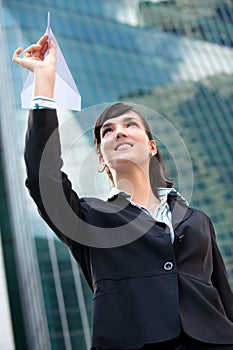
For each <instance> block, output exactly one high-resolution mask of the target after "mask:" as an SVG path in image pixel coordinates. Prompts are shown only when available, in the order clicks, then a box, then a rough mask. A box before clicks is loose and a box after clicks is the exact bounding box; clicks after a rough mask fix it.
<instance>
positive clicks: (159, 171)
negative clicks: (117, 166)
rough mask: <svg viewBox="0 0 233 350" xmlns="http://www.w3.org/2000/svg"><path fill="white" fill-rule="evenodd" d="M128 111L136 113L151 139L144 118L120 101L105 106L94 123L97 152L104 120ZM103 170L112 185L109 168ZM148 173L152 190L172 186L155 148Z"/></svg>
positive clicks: (159, 154)
mask: <svg viewBox="0 0 233 350" xmlns="http://www.w3.org/2000/svg"><path fill="white" fill-rule="evenodd" d="M129 111H133V112H135V113H137V114H138V115H139V117H140V119H141V121H142V123H143V125H144V128H145V132H146V134H147V136H148V138H149V140H153V136H152V132H151V130H150V127H149V125H148V123H147V121H146V120H145V118H144V117H143V116H142V115H141V114H140V113H139V112H138V111H136V110H135V109H134V107H133V106H131V105H128V104H125V103H122V102H117V103H115V104H113V105H111V106H109V107H107V108H106V109H105V110H104V111H103V112H102V113H101V114H100V116H99V117H98V118H97V120H96V122H95V125H94V143H95V147H96V150H97V152H98V153H99V154H101V150H100V145H101V133H100V131H101V128H102V126H103V124H104V123H105V121H106V120H108V119H112V118H116V117H119V116H121V115H122V114H125V113H127V112H129ZM105 171H106V173H107V174H108V177H109V179H110V181H111V182H112V184H113V185H114V182H113V177H112V174H111V171H110V169H109V168H108V167H107V166H105ZM149 175H150V185H151V188H152V190H153V191H154V192H155V193H156V188H157V187H169V188H171V187H172V186H173V183H172V181H171V180H170V179H169V178H168V176H167V175H166V169H165V164H164V161H163V157H162V155H161V153H160V151H159V149H158V148H157V153H156V154H155V155H154V156H152V157H151V159H150V165H149Z"/></svg>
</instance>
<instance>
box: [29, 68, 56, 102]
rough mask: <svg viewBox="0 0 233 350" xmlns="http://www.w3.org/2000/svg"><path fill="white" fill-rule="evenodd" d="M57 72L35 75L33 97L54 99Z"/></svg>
mask: <svg viewBox="0 0 233 350" xmlns="http://www.w3.org/2000/svg"><path fill="white" fill-rule="evenodd" d="M55 78H56V72H51V71H49V73H47V72H41V70H40V72H38V73H36V72H35V73H34V90H33V96H47V97H49V98H53V97H54V86H55Z"/></svg>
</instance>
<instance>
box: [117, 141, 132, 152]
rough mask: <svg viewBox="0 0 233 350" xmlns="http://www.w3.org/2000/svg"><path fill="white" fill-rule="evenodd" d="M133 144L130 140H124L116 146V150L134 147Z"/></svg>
mask: <svg viewBox="0 0 233 350" xmlns="http://www.w3.org/2000/svg"><path fill="white" fill-rule="evenodd" d="M132 146H133V145H132V144H131V143H129V142H122V143H119V144H118V145H117V146H116V148H115V151H118V150H125V149H128V148H130V147H132Z"/></svg>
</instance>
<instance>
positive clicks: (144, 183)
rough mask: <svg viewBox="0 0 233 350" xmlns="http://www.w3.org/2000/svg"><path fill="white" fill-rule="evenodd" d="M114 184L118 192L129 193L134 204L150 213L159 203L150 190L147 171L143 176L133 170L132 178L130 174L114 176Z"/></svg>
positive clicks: (141, 173)
mask: <svg viewBox="0 0 233 350" xmlns="http://www.w3.org/2000/svg"><path fill="white" fill-rule="evenodd" d="M114 184H115V186H116V187H117V188H118V189H119V190H122V191H124V192H127V193H129V194H130V195H131V196H132V200H133V201H134V202H135V203H138V204H139V205H141V206H144V207H146V208H148V209H149V210H151V211H154V210H155V208H156V207H157V206H158V204H159V203H160V201H159V199H158V198H157V197H156V196H155V195H154V193H153V191H152V189H151V185H150V178H149V171H148V173H147V174H145V173H144V172H142V171H135V170H134V172H133V176H132V173H124V174H123V175H122V174H115V176H114Z"/></svg>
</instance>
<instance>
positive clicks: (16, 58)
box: [12, 47, 23, 64]
mask: <svg viewBox="0 0 233 350" xmlns="http://www.w3.org/2000/svg"><path fill="white" fill-rule="evenodd" d="M22 51H23V49H22V47H18V49H16V50H15V51H14V53H13V57H12V61H13V62H15V63H17V64H20V60H21V59H20V57H19V55H20V54H21V52H22Z"/></svg>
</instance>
